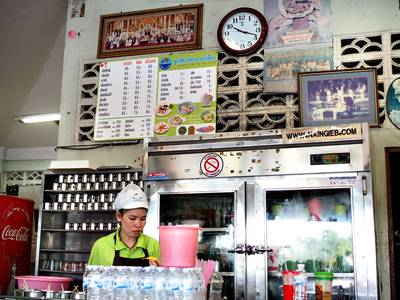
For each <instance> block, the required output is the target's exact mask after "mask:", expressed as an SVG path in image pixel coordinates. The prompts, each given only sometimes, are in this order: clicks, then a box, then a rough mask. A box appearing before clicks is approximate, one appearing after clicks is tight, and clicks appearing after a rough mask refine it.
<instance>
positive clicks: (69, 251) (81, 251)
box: [40, 248, 90, 253]
mask: <svg viewBox="0 0 400 300" xmlns="http://www.w3.org/2000/svg"><path fill="white" fill-rule="evenodd" d="M40 251H42V252H58V253H90V250H68V249H48V248H46V249H44V248H42V249H40Z"/></svg>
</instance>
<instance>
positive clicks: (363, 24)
mask: <svg viewBox="0 0 400 300" xmlns="http://www.w3.org/2000/svg"><path fill="white" fill-rule="evenodd" d="M321 1H324V0H321ZM199 2H200V1H180V2H176V1H161V0H154V1H141V0H140V1H139V0H87V1H86V15H85V17H84V18H75V19H68V21H67V32H68V31H69V30H75V31H78V32H79V33H80V35H79V37H78V38H76V39H75V40H69V39H66V41H65V44H66V47H65V53H64V72H63V82H62V95H61V113H62V118H61V120H62V121H61V123H60V129H59V137H58V144H59V145H73V144H74V134H75V121H76V101H77V97H78V92H77V90H78V78H79V62H80V60H86V59H94V58H96V51H97V39H98V30H99V20H100V15H102V14H108V13H116V12H121V11H135V10H142V9H151V8H160V7H166V6H175V5H179V4H190V3H199ZM203 3H204V21H203V48H204V49H219V45H218V42H217V38H216V30H217V25H218V23H219V21H220V19H221V18H222V17H223V16H224V15H225V14H226V13H227V12H228V11H230V10H232V9H234V8H237V7H241V6H251V7H253V8H256V9H258V10H260V11H263V1H262V0H257V1H244V0H243V1H231V0H204V1H203ZM331 3H332V32H333V34H334V35H343V34H357V33H366V32H378V31H386V30H400V22H399V17H400V10H399V1H398V0H379V1H378V0H331ZM380 130H381V129H377V130H374V131H373V134H372V159H373V167H374V168H376V169H374V173H373V175H374V183H375V185H376V187H375V188H376V192H377V194H376V195H377V196H376V197H375V200H374V201H375V208H376V221H377V224H376V228H377V230H376V232H377V235H378V236H377V241H378V246H377V247H378V262H379V277H380V282H381V284H380V285H379V286H380V287H381V289H380V292H381V299H390V294H389V275H388V274H389V261H388V249H387V215H386V194H385V190H382V186H384V185H385V180H386V179H385V170H384V168H383V167H382V166H380V165H379V164H378V163H377V162H383V157H382V153H383V152H382V151H384V147H385V145H389V144H390V146H398V147H400V137H399V131H398V130H390V129H387V130H386V129H385V130H384V135H382V136H381V135H379V131H380ZM391 137H392V138H391ZM386 138H387V139H386ZM141 153H142V150H141V146H137V147H134V146H129V147H113V148H101V149H98V150H90V151H71V150H59V151H58V156H57V158H58V159H61V160H64V159H89V160H91V162H92V165H95V166H96V165H131V166H133V167H139V166H140V163H141V161H140V155H141ZM382 165H383V163H382ZM378 166H380V167H378Z"/></svg>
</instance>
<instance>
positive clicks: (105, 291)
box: [96, 267, 115, 300]
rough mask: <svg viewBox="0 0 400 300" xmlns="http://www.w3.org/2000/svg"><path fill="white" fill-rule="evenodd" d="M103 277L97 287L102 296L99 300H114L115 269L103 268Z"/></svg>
mask: <svg viewBox="0 0 400 300" xmlns="http://www.w3.org/2000/svg"><path fill="white" fill-rule="evenodd" d="M101 270H102V272H101V277H100V280H101V282H99V283H98V284H97V286H98V287H99V288H100V295H99V297H98V298H96V299H97V300H103V299H104V300H110V299H112V297H113V295H112V292H113V291H112V286H113V278H114V276H115V269H114V267H101Z"/></svg>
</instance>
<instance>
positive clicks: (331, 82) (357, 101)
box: [297, 68, 379, 126]
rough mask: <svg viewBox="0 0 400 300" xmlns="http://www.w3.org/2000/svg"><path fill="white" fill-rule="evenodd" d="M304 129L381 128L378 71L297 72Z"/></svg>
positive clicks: (367, 69)
mask: <svg viewBox="0 0 400 300" xmlns="http://www.w3.org/2000/svg"><path fill="white" fill-rule="evenodd" d="M297 78H298V92H299V108H300V115H301V124H302V126H324V125H338V124H351V123H362V122H366V123H368V124H369V125H370V126H379V119H378V94H377V87H376V86H377V77H376V69H375V68H366V69H351V70H335V71H322V72H307V73H298V75H297Z"/></svg>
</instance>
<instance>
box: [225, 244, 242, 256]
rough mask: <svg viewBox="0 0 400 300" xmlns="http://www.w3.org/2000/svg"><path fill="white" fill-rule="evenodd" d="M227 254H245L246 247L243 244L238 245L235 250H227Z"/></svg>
mask: <svg viewBox="0 0 400 300" xmlns="http://www.w3.org/2000/svg"><path fill="white" fill-rule="evenodd" d="M228 253H237V254H245V253H246V246H245V245H243V244H238V245H237V246H236V248H235V249H233V250H228Z"/></svg>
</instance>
